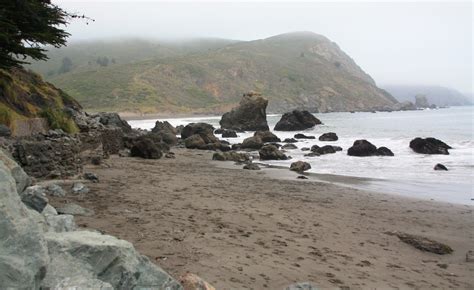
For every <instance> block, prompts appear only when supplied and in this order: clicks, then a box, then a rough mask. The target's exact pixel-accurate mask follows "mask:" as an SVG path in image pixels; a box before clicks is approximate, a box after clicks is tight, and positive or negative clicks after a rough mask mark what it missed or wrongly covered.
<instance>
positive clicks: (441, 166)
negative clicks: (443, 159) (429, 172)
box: [433, 163, 448, 171]
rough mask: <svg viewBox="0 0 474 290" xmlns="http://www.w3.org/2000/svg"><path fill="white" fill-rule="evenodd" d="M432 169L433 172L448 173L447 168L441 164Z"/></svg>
mask: <svg viewBox="0 0 474 290" xmlns="http://www.w3.org/2000/svg"><path fill="white" fill-rule="evenodd" d="M433 169H434V170H444V171H448V168H447V167H446V166H444V165H443V164H441V163H438V164H436V165H435V167H434V168H433Z"/></svg>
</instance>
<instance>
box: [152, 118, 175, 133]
mask: <svg viewBox="0 0 474 290" xmlns="http://www.w3.org/2000/svg"><path fill="white" fill-rule="evenodd" d="M151 132H153V133H164V132H168V133H171V134H173V135H175V136H176V134H178V133H177V131H176V128H175V127H173V125H171V124H170V123H169V122H168V121H164V122H161V121H156V123H155V127H153V129H151Z"/></svg>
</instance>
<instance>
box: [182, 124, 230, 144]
mask: <svg viewBox="0 0 474 290" xmlns="http://www.w3.org/2000/svg"><path fill="white" fill-rule="evenodd" d="M181 139H183V140H184V145H185V146H186V148H189V149H201V150H217V149H219V150H221V151H229V150H230V149H231V148H230V147H229V146H228V145H227V144H224V143H222V142H221V141H220V140H219V139H218V138H217V137H216V136H215V135H214V127H213V126H212V125H209V124H206V123H190V124H188V125H186V126H185V127H184V128H183V129H182V130H181Z"/></svg>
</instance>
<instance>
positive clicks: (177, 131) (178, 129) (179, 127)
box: [175, 125, 184, 135]
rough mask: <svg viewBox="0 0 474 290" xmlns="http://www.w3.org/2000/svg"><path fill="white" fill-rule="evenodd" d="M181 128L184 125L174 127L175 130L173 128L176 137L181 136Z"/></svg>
mask: <svg viewBox="0 0 474 290" xmlns="http://www.w3.org/2000/svg"><path fill="white" fill-rule="evenodd" d="M183 128H184V125H179V126H176V128H175V130H176V135H181V131H182V130H183Z"/></svg>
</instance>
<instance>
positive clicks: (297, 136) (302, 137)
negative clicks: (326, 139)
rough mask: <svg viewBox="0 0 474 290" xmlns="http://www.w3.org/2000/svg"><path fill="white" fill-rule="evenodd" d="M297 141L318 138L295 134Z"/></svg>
mask: <svg viewBox="0 0 474 290" xmlns="http://www.w3.org/2000/svg"><path fill="white" fill-rule="evenodd" d="M294 137H295V139H316V137H314V136H309V135H305V134H301V133H298V134H295V136H294Z"/></svg>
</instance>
